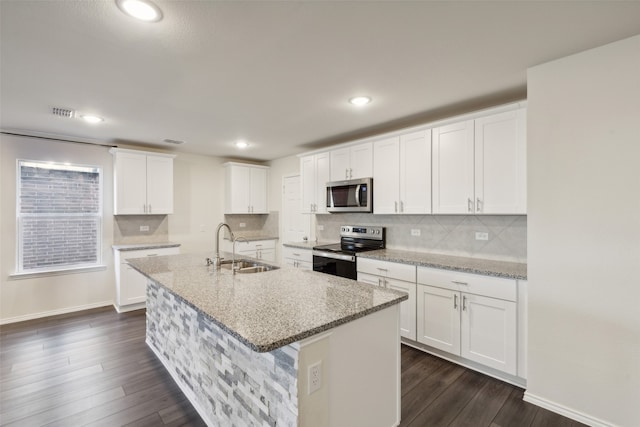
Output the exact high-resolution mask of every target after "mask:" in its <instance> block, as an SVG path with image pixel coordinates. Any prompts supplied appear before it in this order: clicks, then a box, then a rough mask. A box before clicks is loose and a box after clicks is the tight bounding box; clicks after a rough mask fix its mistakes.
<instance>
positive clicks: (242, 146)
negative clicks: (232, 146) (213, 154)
mask: <svg viewBox="0 0 640 427" xmlns="http://www.w3.org/2000/svg"><path fill="white" fill-rule="evenodd" d="M247 147H249V143H248V142H245V141H238V142H236V148H239V149H241V150H244V149H245V148H247Z"/></svg>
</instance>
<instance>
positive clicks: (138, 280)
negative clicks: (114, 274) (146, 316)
mask: <svg viewBox="0 0 640 427" xmlns="http://www.w3.org/2000/svg"><path fill="white" fill-rule="evenodd" d="M120 274H121V276H120V292H119V296H120V300H119V301H118V305H119V306H121V307H122V306H125V305H130V304H138V303H141V302H145V301H146V299H147V278H146V277H144V276H143V275H142V274H141V273H139V272H137V271H136V270H134V269H133V268H132V267H131V266H130V265H129V264H121V265H120Z"/></svg>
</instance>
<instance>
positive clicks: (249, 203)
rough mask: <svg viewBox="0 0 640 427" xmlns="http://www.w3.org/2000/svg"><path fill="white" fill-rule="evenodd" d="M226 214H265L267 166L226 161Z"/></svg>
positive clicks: (266, 207) (266, 210) (266, 208)
mask: <svg viewBox="0 0 640 427" xmlns="http://www.w3.org/2000/svg"><path fill="white" fill-rule="evenodd" d="M224 167H225V168H226V174H225V176H226V183H225V214H251V213H255V214H265V213H269V211H268V206H267V171H268V169H269V168H268V167H267V166H259V165H249V164H244V163H233V162H229V163H225V164H224Z"/></svg>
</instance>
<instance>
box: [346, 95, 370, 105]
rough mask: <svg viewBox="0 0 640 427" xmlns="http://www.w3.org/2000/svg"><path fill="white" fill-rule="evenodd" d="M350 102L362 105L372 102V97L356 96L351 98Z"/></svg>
mask: <svg viewBox="0 0 640 427" xmlns="http://www.w3.org/2000/svg"><path fill="white" fill-rule="evenodd" d="M349 102H350V103H352V104H353V105H357V106H362V105H367V104H368V103H370V102H371V98H369V97H368V96H354V97H353V98H351V99H349Z"/></svg>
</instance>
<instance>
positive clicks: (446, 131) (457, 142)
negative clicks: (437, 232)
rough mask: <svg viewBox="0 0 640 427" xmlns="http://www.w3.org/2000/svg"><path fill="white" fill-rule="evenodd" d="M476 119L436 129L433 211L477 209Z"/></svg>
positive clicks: (463, 211)
mask: <svg viewBox="0 0 640 427" xmlns="http://www.w3.org/2000/svg"><path fill="white" fill-rule="evenodd" d="M473 164H474V158H473V120H467V121H464V122H460V123H454V124H452V125H448V126H442V127H439V128H435V129H433V213H440V214H464V213H473V212H474V209H475V208H474V192H473V180H474V176H473Z"/></svg>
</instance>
